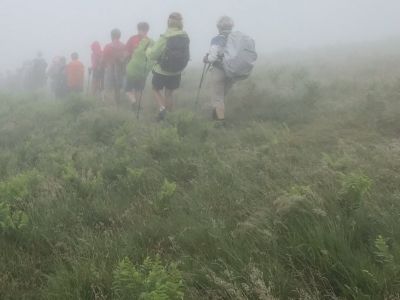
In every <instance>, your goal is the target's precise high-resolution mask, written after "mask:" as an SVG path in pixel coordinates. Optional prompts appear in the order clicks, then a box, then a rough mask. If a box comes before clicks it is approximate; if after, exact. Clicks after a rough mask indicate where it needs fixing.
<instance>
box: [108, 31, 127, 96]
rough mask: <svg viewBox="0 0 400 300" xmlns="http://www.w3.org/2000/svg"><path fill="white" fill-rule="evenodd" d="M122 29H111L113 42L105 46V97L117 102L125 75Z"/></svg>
mask: <svg viewBox="0 0 400 300" xmlns="http://www.w3.org/2000/svg"><path fill="white" fill-rule="evenodd" d="M120 39H121V31H120V30H119V29H114V30H112V31H111V43H109V44H107V45H106V46H105V47H104V51H103V67H104V99H105V100H106V101H107V102H111V103H115V104H117V103H118V102H119V100H120V93H121V88H122V86H123V81H124V76H125V60H126V52H125V45H124V44H123V43H122V42H121V41H120Z"/></svg>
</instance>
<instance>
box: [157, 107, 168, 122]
mask: <svg viewBox="0 0 400 300" xmlns="http://www.w3.org/2000/svg"><path fill="white" fill-rule="evenodd" d="M166 114H167V109H166V108H164V109H163V110H160V112H159V113H158V116H157V121H158V122H160V121H163V120H164V119H165V116H166Z"/></svg>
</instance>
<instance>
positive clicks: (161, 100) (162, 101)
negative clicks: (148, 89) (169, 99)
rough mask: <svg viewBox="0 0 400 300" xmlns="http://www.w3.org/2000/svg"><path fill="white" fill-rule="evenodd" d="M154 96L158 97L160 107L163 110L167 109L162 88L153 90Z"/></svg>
mask: <svg viewBox="0 0 400 300" xmlns="http://www.w3.org/2000/svg"><path fill="white" fill-rule="evenodd" d="M153 91H154V96H155V97H156V101H157V104H158V108H159V109H160V111H161V110H163V109H165V105H166V104H165V97H164V96H163V95H162V90H158V91H157V90H153Z"/></svg>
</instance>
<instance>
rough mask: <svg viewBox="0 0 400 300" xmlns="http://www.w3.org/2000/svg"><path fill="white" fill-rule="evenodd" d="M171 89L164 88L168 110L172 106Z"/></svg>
mask: <svg viewBox="0 0 400 300" xmlns="http://www.w3.org/2000/svg"><path fill="white" fill-rule="evenodd" d="M173 93H174V91H173V90H169V89H165V104H166V108H167V109H168V111H172V109H173V107H174V97H173Z"/></svg>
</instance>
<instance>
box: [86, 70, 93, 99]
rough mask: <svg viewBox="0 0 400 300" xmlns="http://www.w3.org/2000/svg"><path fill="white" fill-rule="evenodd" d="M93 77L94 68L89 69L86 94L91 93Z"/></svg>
mask: <svg viewBox="0 0 400 300" xmlns="http://www.w3.org/2000/svg"><path fill="white" fill-rule="evenodd" d="M91 77H92V68H89V69H88V80H87V86H86V89H87V90H86V96H89V94H90V79H91Z"/></svg>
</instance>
